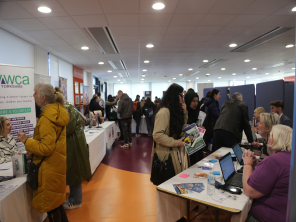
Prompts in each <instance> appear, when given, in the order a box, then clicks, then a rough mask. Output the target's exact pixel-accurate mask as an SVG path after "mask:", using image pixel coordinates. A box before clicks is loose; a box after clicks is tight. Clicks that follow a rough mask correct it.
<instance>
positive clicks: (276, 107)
mask: <svg viewBox="0 0 296 222" xmlns="http://www.w3.org/2000/svg"><path fill="white" fill-rule="evenodd" d="M269 105H270V112H273V113H277V114H278V115H279V116H280V122H281V124H283V125H286V126H290V127H291V128H292V127H293V126H292V121H291V120H290V118H289V117H287V116H286V115H285V114H284V113H283V109H284V103H283V101H281V100H275V101H272V102H270V104H269Z"/></svg>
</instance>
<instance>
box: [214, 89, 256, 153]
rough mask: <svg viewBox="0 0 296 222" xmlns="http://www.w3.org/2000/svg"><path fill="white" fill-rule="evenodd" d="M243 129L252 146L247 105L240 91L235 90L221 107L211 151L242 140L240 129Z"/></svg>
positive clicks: (253, 143)
mask: <svg viewBox="0 0 296 222" xmlns="http://www.w3.org/2000/svg"><path fill="white" fill-rule="evenodd" d="M243 130H244V131H245V134H246V136H247V139H248V141H249V143H252V145H253V146H255V145H256V143H255V142H254V141H253V136H252V131H251V126H250V124H249V114H248V105H247V104H246V103H245V102H244V101H243V96H242V94H241V93H239V92H236V93H234V94H233V95H232V99H231V100H228V101H226V102H225V103H224V104H223V105H222V108H221V113H220V116H219V118H218V120H217V122H216V125H215V127H214V134H213V138H214V143H213V150H212V151H213V152H214V151H216V150H217V149H219V148H221V147H232V146H233V145H234V144H236V143H240V142H241V140H242V131H243Z"/></svg>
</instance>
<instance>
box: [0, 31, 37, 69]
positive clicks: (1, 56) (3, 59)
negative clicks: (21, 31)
mask: <svg viewBox="0 0 296 222" xmlns="http://www.w3.org/2000/svg"><path fill="white" fill-rule="evenodd" d="M34 59H35V58H34V45H32V44H31V43H29V42H27V41H25V40H23V39H21V38H19V37H17V36H15V35H13V34H11V33H9V32H7V31H5V30H3V29H1V28H0V63H1V64H10V65H17V66H24V67H34Z"/></svg>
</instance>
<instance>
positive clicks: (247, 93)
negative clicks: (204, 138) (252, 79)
mask: <svg viewBox="0 0 296 222" xmlns="http://www.w3.org/2000/svg"><path fill="white" fill-rule="evenodd" d="M257 89H258V85H257ZM235 92H239V93H241V94H242V95H243V101H244V102H245V103H247V105H248V111H249V120H250V121H251V120H252V119H253V114H254V110H255V85H254V84H250V85H242V86H231V87H230V98H231V97H232V95H233V93H235ZM265 94H266V93H264V95H265ZM257 95H258V94H257ZM257 107H258V106H257ZM264 108H265V107H264Z"/></svg>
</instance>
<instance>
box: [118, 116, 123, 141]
mask: <svg viewBox="0 0 296 222" xmlns="http://www.w3.org/2000/svg"><path fill="white" fill-rule="evenodd" d="M118 126H119V130H120V137H119V139H120V140H123V131H122V123H121V119H118Z"/></svg>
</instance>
